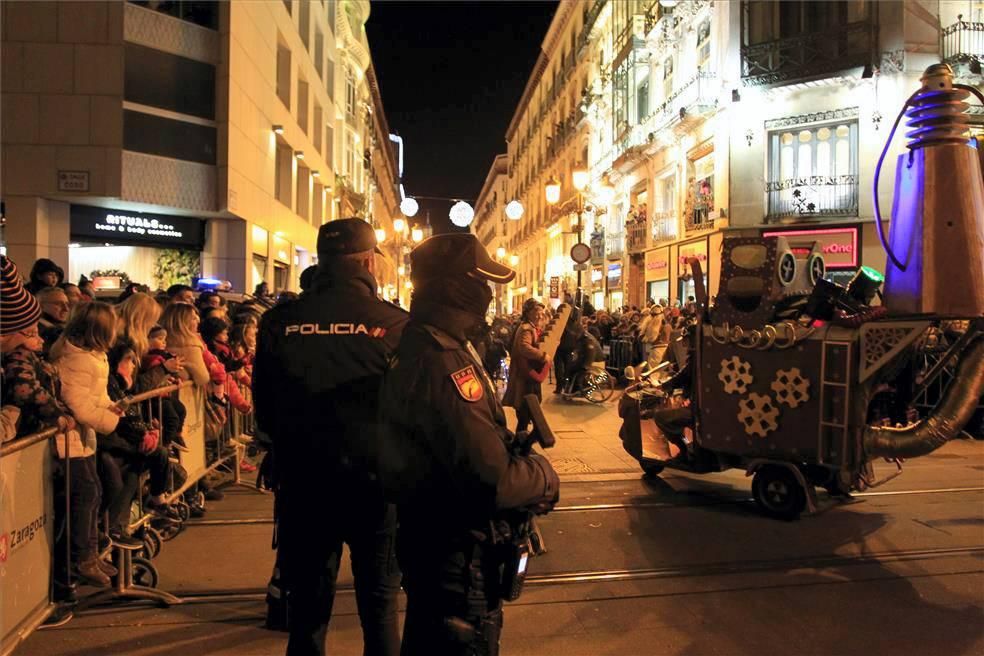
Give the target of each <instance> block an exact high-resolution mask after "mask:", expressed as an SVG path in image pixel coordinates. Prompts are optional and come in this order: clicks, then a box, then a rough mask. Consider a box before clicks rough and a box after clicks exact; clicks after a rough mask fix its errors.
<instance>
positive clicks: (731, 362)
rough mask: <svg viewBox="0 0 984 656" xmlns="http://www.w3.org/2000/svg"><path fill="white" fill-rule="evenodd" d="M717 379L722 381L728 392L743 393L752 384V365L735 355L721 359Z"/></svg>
mask: <svg viewBox="0 0 984 656" xmlns="http://www.w3.org/2000/svg"><path fill="white" fill-rule="evenodd" d="M718 380H720V381H721V382H722V383H724V391H725V392H727V393H728V394H744V393H745V392H746V391H747V390H748V386H749V385H751V384H752V381H753V380H754V378H753V377H752V365H750V364H749V363H747V362H745V361H744V360H742V359H741V358H739V357H738V356H737V355H733V356H731V357H730V358H728V359H727V360H721V371H719V372H718Z"/></svg>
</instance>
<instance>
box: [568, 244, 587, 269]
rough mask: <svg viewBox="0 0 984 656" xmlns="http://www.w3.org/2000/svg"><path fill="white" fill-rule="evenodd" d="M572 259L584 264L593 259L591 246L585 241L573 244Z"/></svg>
mask: <svg viewBox="0 0 984 656" xmlns="http://www.w3.org/2000/svg"><path fill="white" fill-rule="evenodd" d="M571 259H572V260H574V261H575V262H577V263H578V264H583V263H585V262H587V261H588V260H590V259H591V247H590V246H588V245H587V244H585V243H584V242H583V241H582V242H578V243H576V244H574V245H573V246H571Z"/></svg>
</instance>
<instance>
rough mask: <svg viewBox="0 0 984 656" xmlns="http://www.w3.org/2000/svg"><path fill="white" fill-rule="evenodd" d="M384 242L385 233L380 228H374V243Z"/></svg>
mask: <svg viewBox="0 0 984 656" xmlns="http://www.w3.org/2000/svg"><path fill="white" fill-rule="evenodd" d="M384 241H386V231H385V230H383V229H382V228H376V243H377V244H382V243H383V242H384Z"/></svg>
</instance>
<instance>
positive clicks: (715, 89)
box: [618, 71, 721, 154]
mask: <svg viewBox="0 0 984 656" xmlns="http://www.w3.org/2000/svg"><path fill="white" fill-rule="evenodd" d="M720 90H721V83H720V81H719V80H718V76H717V74H716V73H712V72H709V71H700V72H698V73H697V74H696V75H694V76H693V77H691V78H690V79H689V80H687V81H686V82H685V83H684V84H683V85H682V86H680V88H678V89H677V90H676V91H674V92H673V94H672V95H671V96H670V97H669V98H667V99H666V100H665V101H664V102H663V103H662V104H661V105H660V106H659V107H657V108H656V109H655V110H654V111H653V112H651V113H650V114H649V116H647V117H646V118H644V119H643V120H642V121H640V122H639V124H638V125H634V126H633V127H632V129H630V130H628V131H627V132H626V133H625V134H624V135H623V137H622V139H621V140H620V141H619V144H618V152H619V154H622V153H625V152H626V151H628V150H629V149H630V148H634V147H636V146H643V145H646V144H649V143H653V142H654V141H655V139H656V137H657V135H659V134H660V133H661V132H662V131H664V130H667V129H669V128H672V127H674V126H676V125H678V124H680V123H682V122H684V121H687V120H693V119H695V118H699V117H703V116H706V115H708V114H709V113H711V112H713V111H714V110H715V109H716V108H717V104H718V94H719V92H720Z"/></svg>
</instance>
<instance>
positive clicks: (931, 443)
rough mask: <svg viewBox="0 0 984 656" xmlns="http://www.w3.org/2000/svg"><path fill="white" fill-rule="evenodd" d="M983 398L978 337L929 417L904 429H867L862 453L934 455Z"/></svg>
mask: <svg viewBox="0 0 984 656" xmlns="http://www.w3.org/2000/svg"><path fill="white" fill-rule="evenodd" d="M982 395H984V337H981V336H978V337H977V338H976V339H975V340H974V342H973V343H972V344H971V345H970V346H968V347H967V349H966V350H965V351H964V352H963V354H962V357H961V359H960V364H959V365H958V366H957V375H956V376H955V377H954V379H953V382H951V383H950V386H949V387H948V388H947V390H946V393H945V394H944V395H943V400H942V401H940V404H939V405H938V406H937V407H936V408H935V409H934V410H933V412H932V414H930V415H929V416H928V417H925V418H924V419H922V420H920V421H919V422H917V423H915V424H912V425H910V426H906V427H905V428H889V427H876V426H868V427H866V428H865V429H864V447H865V451H866V452H867V453H868V455H869V456H872V457H879V456H883V457H885V458H915V457H917V456H924V455H926V454H927V453H930V452H932V451H935V450H936V449H938V448H940V447H941V446H943V445H944V444H946V443H947V442H948V441H949V440H951V439H953V438H954V437H956V436H957V435H958V434H959V433H960V430H961V429H962V428H963V427H964V426H965V425H966V424H967V422H968V421H970V418H971V417H972V416H973V414H974V411H975V409H976V408H977V404H978V403H979V402H980V398H981V396H982Z"/></svg>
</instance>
